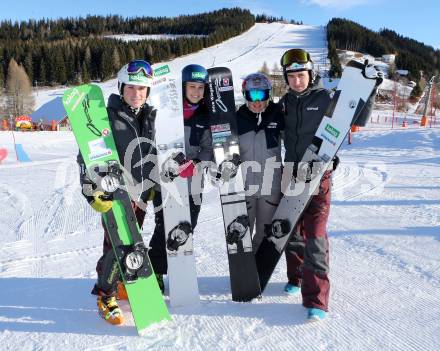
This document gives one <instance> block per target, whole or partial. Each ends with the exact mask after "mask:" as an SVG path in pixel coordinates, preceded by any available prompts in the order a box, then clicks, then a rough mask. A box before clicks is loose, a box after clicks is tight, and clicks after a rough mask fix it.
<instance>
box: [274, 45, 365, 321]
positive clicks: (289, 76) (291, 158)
mask: <svg viewBox="0 0 440 351" xmlns="http://www.w3.org/2000/svg"><path fill="white" fill-rule="evenodd" d="M281 66H282V69H283V74H284V80H285V82H286V84H287V85H288V87H289V90H288V92H287V93H286V94H285V95H284V96H283V97H282V98H281V100H280V102H279V104H280V105H281V107H282V110H283V115H284V123H285V138H284V146H285V149H286V154H285V159H284V161H285V162H293V163H294V164H295V165H296V166H297V167H298V164H299V162H300V161H301V159H302V157H303V155H304V153H305V151H306V149H307V147H308V145H310V144H311V143H312V140H313V137H314V135H315V132H316V131H317V129H318V126H319V124H320V122H321V121H322V119H323V117H324V114H325V111H326V110H327V108H328V106H329V104H330V101H331V96H332V92H331V91H329V90H326V89H324V88H323V87H322V86H321V85H320V80H319V77H318V76H317V75H316V73H315V72H314V66H313V61H312V59H311V57H310V54H309V53H308V52H307V51H305V50H302V49H290V50H288V51H286V52H285V53H284V54H283V56H282V57H281ZM373 101H374V94H373V95H372V96H371V97H370V99H369V101H368V102H367V104H366V106H365V107H364V109H363V110H362V111H360V114H359V119H358V120H363V121H366V120H367V119H368V117H369V115H370V114H371V109H372V104H373ZM338 162H339V159H338V158H337V157H336V158H335V160H334V162H333V169H330V170H327V171H326V172H325V174H324V176H323V178H322V180H321V184H320V187H319V192H318V194H317V195H314V196H312V199H311V201H310V203H309V205H308V206H307V208H306V209H305V210H304V212H303V215H302V219H301V221H300V222H299V223H298V224H297V226H296V227H295V228H294V231H293V235H292V237H291V239H290V241H289V243H288V245H287V248H286V251H285V256H286V261H287V278H288V282H287V284H286V286H285V288H284V290H285V291H286V292H287V293H289V294H292V295H294V294H300V293H301V295H302V300H303V306H305V307H306V308H307V309H308V319H309V320H311V321H314V320H321V319H324V318H325V317H326V313H327V312H328V303H329V292H330V281H329V276H328V273H329V243H328V237H327V221H328V216H329V212H330V193H331V175H332V172H333V170H334V169H336V165H337V163H338Z"/></svg>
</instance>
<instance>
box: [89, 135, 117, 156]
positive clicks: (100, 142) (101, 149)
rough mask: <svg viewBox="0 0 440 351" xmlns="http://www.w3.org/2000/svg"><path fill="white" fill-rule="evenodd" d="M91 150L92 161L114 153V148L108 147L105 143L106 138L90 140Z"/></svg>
mask: <svg viewBox="0 0 440 351" xmlns="http://www.w3.org/2000/svg"><path fill="white" fill-rule="evenodd" d="M89 150H90V153H89V159H90V161H94V160H98V159H100V158H103V157H106V156H110V155H111V154H112V150H110V149H108V148H107V146H106V145H105V141H104V138H99V139H95V140H92V141H89Z"/></svg>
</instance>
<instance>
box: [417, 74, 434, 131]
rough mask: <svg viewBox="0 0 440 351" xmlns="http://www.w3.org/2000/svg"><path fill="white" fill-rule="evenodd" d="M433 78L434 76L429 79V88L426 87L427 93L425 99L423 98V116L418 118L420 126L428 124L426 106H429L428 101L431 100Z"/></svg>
mask: <svg viewBox="0 0 440 351" xmlns="http://www.w3.org/2000/svg"><path fill="white" fill-rule="evenodd" d="M434 79H435V76H432V77H431V79H430V80H429V83H428V84H429V88H428V94H427V95H426V99H425V108H424V110H423V116H422V119H421V120H420V126H421V127H426V125H427V124H428V117H427V114H428V106H429V102H430V100H431V91H432V87H433V85H434Z"/></svg>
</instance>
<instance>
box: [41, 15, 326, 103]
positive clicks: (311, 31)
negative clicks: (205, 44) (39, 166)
mask: <svg viewBox="0 0 440 351" xmlns="http://www.w3.org/2000/svg"><path fill="white" fill-rule="evenodd" d="M293 47H299V48H303V49H306V50H308V51H309V52H310V54H311V55H312V58H313V60H314V62H315V63H317V64H320V63H322V62H325V59H326V57H327V39H326V32H325V28H324V27H321V26H308V25H293V24H283V23H271V24H263V23H257V24H255V25H254V26H253V27H252V28H251V29H249V30H248V31H247V32H245V33H243V34H242V35H239V36H237V37H234V38H232V39H229V40H227V41H225V42H223V43H221V44H218V45H215V46H212V47H209V48H206V49H203V50H201V51H199V52H197V53H194V54H190V55H187V56H184V57H180V58H177V59H175V60H173V61H170V62H161V63H158V64H157V65H156V66H160V65H162V64H163V63H167V64H169V65H170V68H171V70H172V71H175V72H180V71H181V69H182V68H183V67H185V66H186V65H188V64H190V63H197V64H200V65H202V66H205V67H207V68H209V67H213V66H226V67H229V68H230V69H231V70H232V73H233V80H234V85H235V95H236V96H237V97H239V96H241V82H242V78H244V77H245V76H246V75H247V74H249V73H253V72H256V71H258V70H259V69H260V68H261V67H262V66H263V63H264V62H266V63H267V66H268V67H269V69H270V70H272V68H273V66H274V64H275V63H276V64H277V65H278V67H279V66H280V59H281V55H282V54H283V53H284V51H286V50H288V49H290V48H293ZM98 85H99V86H101V88H102V90H103V91H104V96H105V97H106V98H108V96H109V95H110V94H111V93H117V80H116V79H111V80H108V81H106V82H104V83H99V84H98ZM64 90H65V88H61V89H50V90H47V89H39V90H38V92H36V93H35V98H36V106H35V108H36V109H38V108H39V107H40V106H41V105H43V104H45V103H47V102H49V101H51V100H53V99H54V98H56V97H57V96H62V95H63V92H64Z"/></svg>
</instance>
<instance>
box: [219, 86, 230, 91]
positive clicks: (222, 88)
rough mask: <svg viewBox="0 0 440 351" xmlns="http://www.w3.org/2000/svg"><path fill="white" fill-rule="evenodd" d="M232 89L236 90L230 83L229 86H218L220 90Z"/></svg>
mask: <svg viewBox="0 0 440 351" xmlns="http://www.w3.org/2000/svg"><path fill="white" fill-rule="evenodd" d="M230 90H234V87H233V86H232V85H230V86H228V87H220V88H218V91H230Z"/></svg>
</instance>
